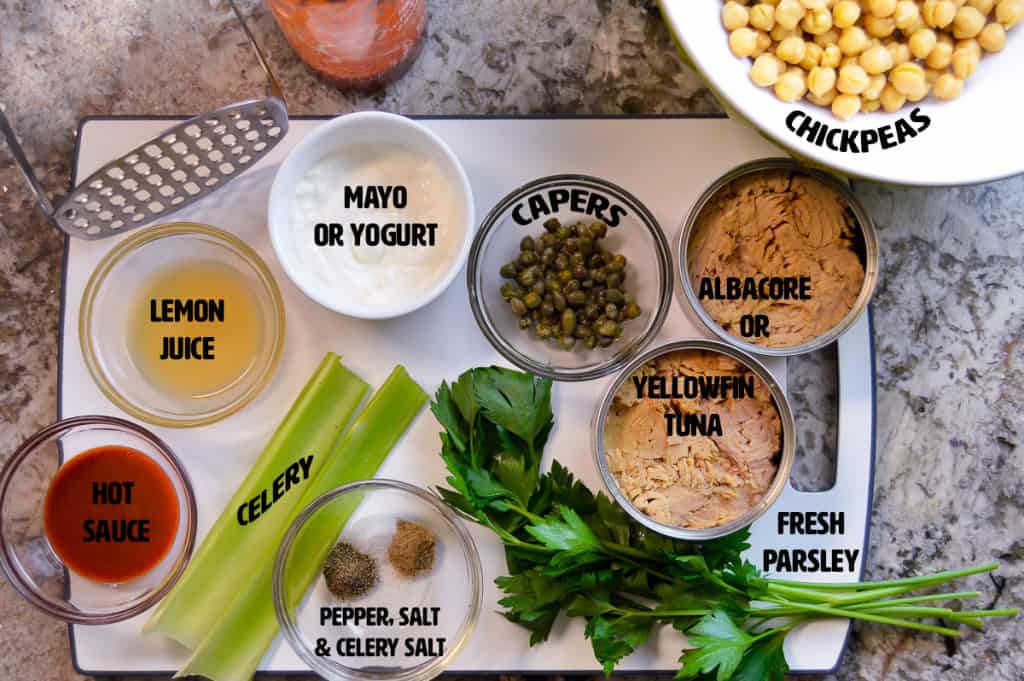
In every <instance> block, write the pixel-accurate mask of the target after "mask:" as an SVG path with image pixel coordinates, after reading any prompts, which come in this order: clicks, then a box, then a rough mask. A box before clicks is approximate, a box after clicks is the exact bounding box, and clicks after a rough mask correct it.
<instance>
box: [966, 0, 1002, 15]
mask: <svg viewBox="0 0 1024 681" xmlns="http://www.w3.org/2000/svg"><path fill="white" fill-rule="evenodd" d="M967 4H968V6H970V7H973V8H975V9H976V10H978V11H979V12H981V13H982V14H984V15H985V16H988V15H989V14H992V10H993V9H994V8H995V6H996V0H967Z"/></svg>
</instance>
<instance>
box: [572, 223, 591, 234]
mask: <svg viewBox="0 0 1024 681" xmlns="http://www.w3.org/2000/svg"><path fill="white" fill-rule="evenodd" d="M573 231H575V232H576V236H586V235H587V234H589V233H590V229H589V228H588V227H587V225H586V223H583V222H577V223H576V225H575V226H574V227H573Z"/></svg>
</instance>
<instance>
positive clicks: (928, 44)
mask: <svg viewBox="0 0 1024 681" xmlns="http://www.w3.org/2000/svg"><path fill="white" fill-rule="evenodd" d="M938 40H939V39H938V37H937V36H936V35H935V31H933V30H932V29H930V28H922V29H921V30H920V31H918V32H917V33H915V34H914V35H912V36H910V43H909V47H910V53H911V54H912V55H914V56H915V57H917V58H918V59H927V58H928V55H929V54H931V53H932V50H934V49H935V45H936V44H937V43H938Z"/></svg>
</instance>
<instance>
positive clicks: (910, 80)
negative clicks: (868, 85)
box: [889, 62, 928, 102]
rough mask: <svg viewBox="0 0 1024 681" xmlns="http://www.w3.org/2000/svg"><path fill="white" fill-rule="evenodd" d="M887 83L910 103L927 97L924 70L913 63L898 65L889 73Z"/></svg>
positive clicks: (926, 82)
mask: <svg viewBox="0 0 1024 681" xmlns="http://www.w3.org/2000/svg"><path fill="white" fill-rule="evenodd" d="M889 83H891V84H892V86H893V87H894V88H896V91H897V92H899V93H900V94H901V95H903V96H905V97H906V98H907V99H909V100H911V101H914V102H916V101H920V100H922V99H924V98H925V97H926V96H927V95H928V81H926V80H925V77H924V69H923V68H921V66H920V65H918V64H915V63H914V62H907V63H906V64H900V65H899V66H897V67H896V68H894V69H893V70H892V71H891V72H890V73H889Z"/></svg>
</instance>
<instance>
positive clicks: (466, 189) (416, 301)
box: [267, 111, 476, 319]
mask: <svg viewBox="0 0 1024 681" xmlns="http://www.w3.org/2000/svg"><path fill="white" fill-rule="evenodd" d="M365 121H375V122H377V123H378V124H379V125H382V126H386V125H398V126H402V127H405V128H407V129H410V130H414V131H415V132H416V133H417V134H420V135H422V136H423V137H424V138H425V139H427V140H428V141H429V142H430V143H431V144H433V145H434V146H435V147H437V149H438V151H439V152H440V153H441V155H442V156H443V157H445V158H446V159H447V160H448V161H449V162H450V163H451V164H452V167H454V168H455V172H456V174H457V180H458V189H459V190H461V193H462V200H463V204H464V205H463V210H464V215H465V223H466V225H465V226H466V230H465V234H464V235H463V237H462V245H461V246H460V247H459V252H458V254H457V255H456V256H455V257H454V258H453V259H452V260H451V262H450V263H449V266H448V267H449V268H448V271H447V272H446V273H445V275H444V276H443V277H441V278H440V279H439V280H438V281H437V282H436V283H435V284H434V286H433V287H432V288H429V289H426V290H424V291H423V292H422V294H421V295H419V296H410V297H408V298H406V299H405V300H403V301H402V302H401V303H400V304H396V305H393V306H390V307H384V306H380V305H365V304H363V303H354V302H352V301H350V300H346V299H344V298H340V299H339V298H336V297H331V296H330V295H328V292H327V291H326V290H324V289H316V288H314V287H312V286H309V285H307V284H306V282H304V281H303V278H302V277H301V276H299V274H298V271H297V267H296V266H295V264H294V263H293V262H291V261H290V260H289V258H288V257H287V255H286V248H285V244H284V239H285V238H286V237H285V231H286V230H287V228H288V223H287V222H286V223H285V224H275V219H274V216H275V213H276V212H278V211H280V210H284V207H285V206H286V205H287V202H288V201H290V200H291V198H292V194H293V192H292V189H293V188H294V186H295V184H294V183H295V182H297V181H298V179H299V178H296V179H295V180H293V181H292V183H291V184H286V181H287V180H288V178H289V175H291V174H293V173H292V172H291V171H292V169H293V167H294V166H295V165H297V164H298V163H299V160H300V159H301V157H303V156H304V155H305V154H307V153H309V150H310V149H314V148H318V147H319V148H325V147H326V148H337V147H341V146H344V143H343V142H339V139H340V138H338V137H337V136H336V135H337V134H338V131H339V130H342V129H344V128H346V127H348V126H350V125H353V124H356V123H361V122H365ZM475 206H476V204H475V201H474V198H473V187H472V185H471V184H470V182H469V176H468V175H466V170H465V168H463V167H462V163H461V162H460V161H459V158H458V156H456V155H455V152H453V151H452V149H451V147H449V146H448V144H447V143H446V142H445V141H444V140H443V139H441V138H440V137H439V136H438V135H437V134H436V133H434V132H433V131H432V130H430V129H429V128H427V127H426V126H424V125H423V124H421V123H420V122H418V121H415V120H413V119H411V118H408V117H406V116H401V115H399V114H393V113H389V112H385V111H357V112H354V113H348V114H342V115H340V116H335V117H334V118H332V119H330V120H328V121H326V122H324V123H323V124H322V125H320V126H318V127H317V128H316V129H315V130H313V132H311V133H309V135H307V136H306V137H304V138H303V139H302V140H301V141H300V142H299V143H298V144H296V145H295V147H294V148H292V149H291V151H289V152H288V156H287V157H286V158H285V159H284V161H283V162H282V163H281V165H280V167H279V168H278V169H277V173H276V174H275V176H274V182H273V184H272V185H271V187H270V200H269V203H268V208H267V231H268V232H269V233H270V242H271V245H272V246H273V248H274V253H275V255H276V256H277V261H278V262H279V263H280V264H281V269H283V270H284V272H285V274H286V275H288V279H289V280H291V282H292V283H293V284H295V285H296V286H297V287H298V288H299V290H301V291H302V292H303V293H305V294H306V296H307V297H309V298H310V299H311V300H313V301H315V302H317V303H319V304H320V305H323V306H324V307H326V308H328V309H329V310H333V311H335V312H338V313H339V314H343V315H347V316H349V317H356V318H359V319H391V318H393V317H400V316H402V315H405V314H409V313H410V312H414V311H416V310H418V309H420V308H421V307H424V306H426V305H428V304H430V303H431V302H433V301H434V300H435V299H436V298H437V297H438V296H440V295H441V294H442V293H444V292H445V290H447V288H448V287H449V286H450V285H451V283H452V282H453V281H454V280H455V277H456V276H458V274H459V272H460V271H462V267H463V266H464V265H465V263H466V259H467V258H468V257H469V248H470V245H471V244H472V243H473V236H474V234H475V232H476V210H475Z"/></svg>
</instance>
